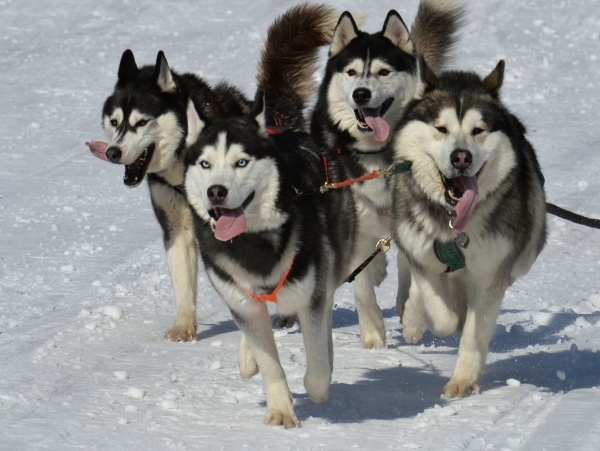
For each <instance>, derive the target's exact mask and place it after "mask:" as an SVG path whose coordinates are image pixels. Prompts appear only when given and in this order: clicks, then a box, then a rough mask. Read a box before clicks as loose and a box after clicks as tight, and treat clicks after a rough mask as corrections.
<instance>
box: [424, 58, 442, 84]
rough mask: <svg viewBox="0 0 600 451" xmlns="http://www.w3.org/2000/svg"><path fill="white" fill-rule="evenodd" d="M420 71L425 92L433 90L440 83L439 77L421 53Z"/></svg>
mask: <svg viewBox="0 0 600 451" xmlns="http://www.w3.org/2000/svg"><path fill="white" fill-rule="evenodd" d="M419 72H420V74H421V84H422V86H423V92H427V91H431V90H432V89H435V88H437V87H438V85H439V84H440V80H439V78H437V75H435V73H433V71H432V70H431V69H430V68H429V66H428V65H427V63H426V62H425V58H423V55H419Z"/></svg>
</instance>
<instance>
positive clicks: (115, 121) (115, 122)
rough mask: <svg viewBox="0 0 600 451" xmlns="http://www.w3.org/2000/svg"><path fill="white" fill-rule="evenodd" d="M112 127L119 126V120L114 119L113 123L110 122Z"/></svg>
mask: <svg viewBox="0 0 600 451" xmlns="http://www.w3.org/2000/svg"><path fill="white" fill-rule="evenodd" d="M110 125H112V126H113V127H116V126H117V120H116V119H113V120H112V121H110Z"/></svg>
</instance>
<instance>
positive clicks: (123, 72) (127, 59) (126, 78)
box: [118, 49, 140, 84]
mask: <svg viewBox="0 0 600 451" xmlns="http://www.w3.org/2000/svg"><path fill="white" fill-rule="evenodd" d="M139 71H140V70H139V69H138V67H137V64H136V62H135V57H134V56H133V52H132V51H131V50H129V49H127V50H125V51H124V52H123V56H121V63H120V64H119V75H118V77H119V83H124V84H125V83H129V82H130V81H131V80H133V79H134V78H135V77H136V76H137V74H138V73H139Z"/></svg>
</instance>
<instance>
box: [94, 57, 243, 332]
mask: <svg viewBox="0 0 600 451" xmlns="http://www.w3.org/2000/svg"><path fill="white" fill-rule="evenodd" d="M190 98H191V99H192V101H193V102H194V104H195V105H196V107H197V108H198V110H199V111H200V112H201V114H203V116H205V117H207V118H210V119H212V120H214V119H217V118H218V117H223V116H225V115H227V116H233V115H238V116H241V115H242V114H244V113H246V112H247V111H248V109H249V106H250V102H249V101H247V100H246V99H245V98H244V96H243V95H242V94H241V93H240V92H239V91H238V90H236V89H235V88H233V87H232V86H229V85H227V84H226V83H220V84H218V85H216V86H215V87H214V88H211V87H210V86H209V85H208V84H206V83H205V82H204V81H203V80H202V79H200V78H199V77H198V76H196V75H194V74H189V73H186V74H178V73H176V72H175V71H173V70H171V69H170V68H169V65H168V63H167V60H166V58H165V55H164V54H163V52H158V56H157V58H156V65H154V66H144V67H141V68H138V66H137V64H136V62H135V58H134V56H133V53H132V52H131V50H126V51H125V52H124V53H123V56H122V58H121V63H120V65H119V72H118V80H117V83H116V85H115V89H114V92H113V93H112V94H111V95H110V96H109V97H108V98H107V99H106V102H105V103H104V109H103V111H102V124H103V126H104V130H105V132H106V135H107V137H108V139H109V142H108V143H103V142H99V141H96V142H93V143H87V144H88V145H89V146H90V150H91V151H92V153H93V154H94V155H96V156H97V157H99V158H101V159H104V160H107V161H110V162H112V163H118V164H123V165H125V177H124V180H123V181H124V183H125V185H127V186H130V187H135V186H138V185H139V184H140V183H142V181H143V180H144V178H145V177H146V175H147V178H148V184H149V187H150V197H151V200H152V206H153V208H154V213H155V214H156V218H157V219H158V222H159V223H160V225H161V227H162V229H163V233H164V245H165V249H166V251H167V264H168V266H169V272H170V273H171V280H172V282H173V288H174V291H175V302H176V305H177V317H176V319H175V324H174V325H173V326H172V327H171V328H170V329H169V330H167V332H166V334H165V338H166V339H168V340H174V341H191V340H193V339H195V337H196V330H197V329H198V326H197V324H196V296H197V275H198V250H197V245H196V241H195V236H194V231H193V220H192V212H191V210H190V207H189V205H188V203H187V201H186V199H185V196H184V193H183V189H182V186H183V171H184V164H183V161H184V157H185V149H186V142H185V138H186V135H187V123H186V107H187V102H188V99H190Z"/></svg>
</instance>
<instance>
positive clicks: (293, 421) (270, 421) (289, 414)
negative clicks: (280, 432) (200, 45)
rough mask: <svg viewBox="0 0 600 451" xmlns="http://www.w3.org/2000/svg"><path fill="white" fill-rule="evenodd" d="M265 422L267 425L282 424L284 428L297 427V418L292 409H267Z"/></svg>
mask: <svg viewBox="0 0 600 451" xmlns="http://www.w3.org/2000/svg"><path fill="white" fill-rule="evenodd" d="M265 424H266V425H268V426H283V427H284V428H286V429H291V428H295V427H298V426H299V424H298V418H296V414H295V413H294V409H292V408H290V409H275V408H272V409H269V410H268V411H267V416H266V417H265Z"/></svg>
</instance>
